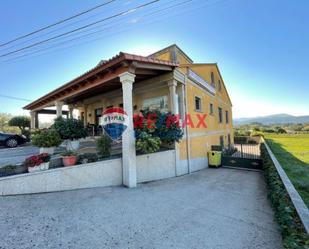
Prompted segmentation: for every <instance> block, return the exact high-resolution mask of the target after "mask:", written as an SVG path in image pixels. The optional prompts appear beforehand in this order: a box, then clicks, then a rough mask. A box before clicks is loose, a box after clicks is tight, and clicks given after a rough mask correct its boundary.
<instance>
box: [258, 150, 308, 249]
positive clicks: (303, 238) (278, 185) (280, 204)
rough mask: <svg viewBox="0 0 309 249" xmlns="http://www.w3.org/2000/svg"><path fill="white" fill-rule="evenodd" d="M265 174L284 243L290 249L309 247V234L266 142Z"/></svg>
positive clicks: (263, 153)
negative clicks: (267, 148) (268, 150)
mask: <svg viewBox="0 0 309 249" xmlns="http://www.w3.org/2000/svg"><path fill="white" fill-rule="evenodd" d="M261 157H262V159H263V167H264V175H265V178H266V182H267V185H268V189H269V193H268V195H269V198H270V200H271V203H272V206H273V209H274V211H275V216H276V220H277V222H278V223H279V225H280V228H281V234H282V239H283V245H284V247H285V248H288V249H305V248H306V249H309V235H308V234H307V233H306V232H305V230H304V227H303V225H302V223H301V221H300V219H299V217H298V215H297V212H296V210H295V208H294V205H293V203H292V201H291V199H290V197H289V195H288V193H287V191H286V189H285V187H284V185H283V183H282V181H281V179H280V177H279V175H278V173H277V170H276V168H275V165H274V164H273V162H272V160H271V158H270V156H269V154H268V152H267V150H266V147H265V145H264V144H261Z"/></svg>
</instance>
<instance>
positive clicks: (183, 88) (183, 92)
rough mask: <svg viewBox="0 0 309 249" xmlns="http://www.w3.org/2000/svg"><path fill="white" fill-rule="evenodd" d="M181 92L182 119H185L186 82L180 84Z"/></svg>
mask: <svg viewBox="0 0 309 249" xmlns="http://www.w3.org/2000/svg"><path fill="white" fill-rule="evenodd" d="M179 90H180V94H179V100H180V101H179V102H180V110H179V112H180V114H181V117H180V119H181V120H184V117H185V112H186V110H185V109H186V108H185V85H184V84H181V85H180V89H179Z"/></svg>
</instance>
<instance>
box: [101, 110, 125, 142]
mask: <svg viewBox="0 0 309 249" xmlns="http://www.w3.org/2000/svg"><path fill="white" fill-rule="evenodd" d="M101 122H102V123H101V125H102V126H103V129H104V130H105V132H106V133H107V134H108V135H109V136H110V137H111V138H112V139H113V140H118V139H119V138H121V136H122V134H123V132H124V131H125V130H126V129H127V127H128V122H129V120H128V115H127V113H126V112H125V111H124V110H123V109H122V108H120V107H112V108H108V109H106V110H105V111H104V112H103V113H102V119H101Z"/></svg>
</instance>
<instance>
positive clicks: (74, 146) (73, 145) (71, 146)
mask: <svg viewBox="0 0 309 249" xmlns="http://www.w3.org/2000/svg"><path fill="white" fill-rule="evenodd" d="M78 149H79V140H73V141H71V140H68V141H67V150H68V151H70V150H78Z"/></svg>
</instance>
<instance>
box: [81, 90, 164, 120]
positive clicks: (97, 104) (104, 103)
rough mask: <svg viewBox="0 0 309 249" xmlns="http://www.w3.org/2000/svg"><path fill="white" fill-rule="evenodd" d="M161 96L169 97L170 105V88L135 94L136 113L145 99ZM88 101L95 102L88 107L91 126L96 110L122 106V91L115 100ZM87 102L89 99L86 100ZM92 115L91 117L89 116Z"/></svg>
mask: <svg viewBox="0 0 309 249" xmlns="http://www.w3.org/2000/svg"><path fill="white" fill-rule="evenodd" d="M161 96H167V99H168V104H169V105H170V103H169V102H170V99H169V89H168V86H167V85H166V87H164V88H162V87H161V88H158V89H152V90H151V91H145V92H142V93H134V92H133V106H135V105H136V106H137V108H136V110H135V111H134V113H139V111H140V110H141V109H142V106H143V101H144V100H145V99H150V98H155V97H161ZM88 101H90V102H93V103H92V104H88V107H87V114H88V117H87V122H88V123H90V124H94V123H95V109H98V108H103V109H106V108H107V107H108V106H111V105H112V106H114V107H117V106H119V104H121V103H122V102H123V101H122V90H121V89H119V97H115V98H104V96H97V97H96V98H95V99H94V100H91V98H90V99H88ZM85 102H87V99H86V100H85ZM78 109H79V112H83V111H84V109H83V108H82V107H80V108H78ZM89 114H91V116H89Z"/></svg>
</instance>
